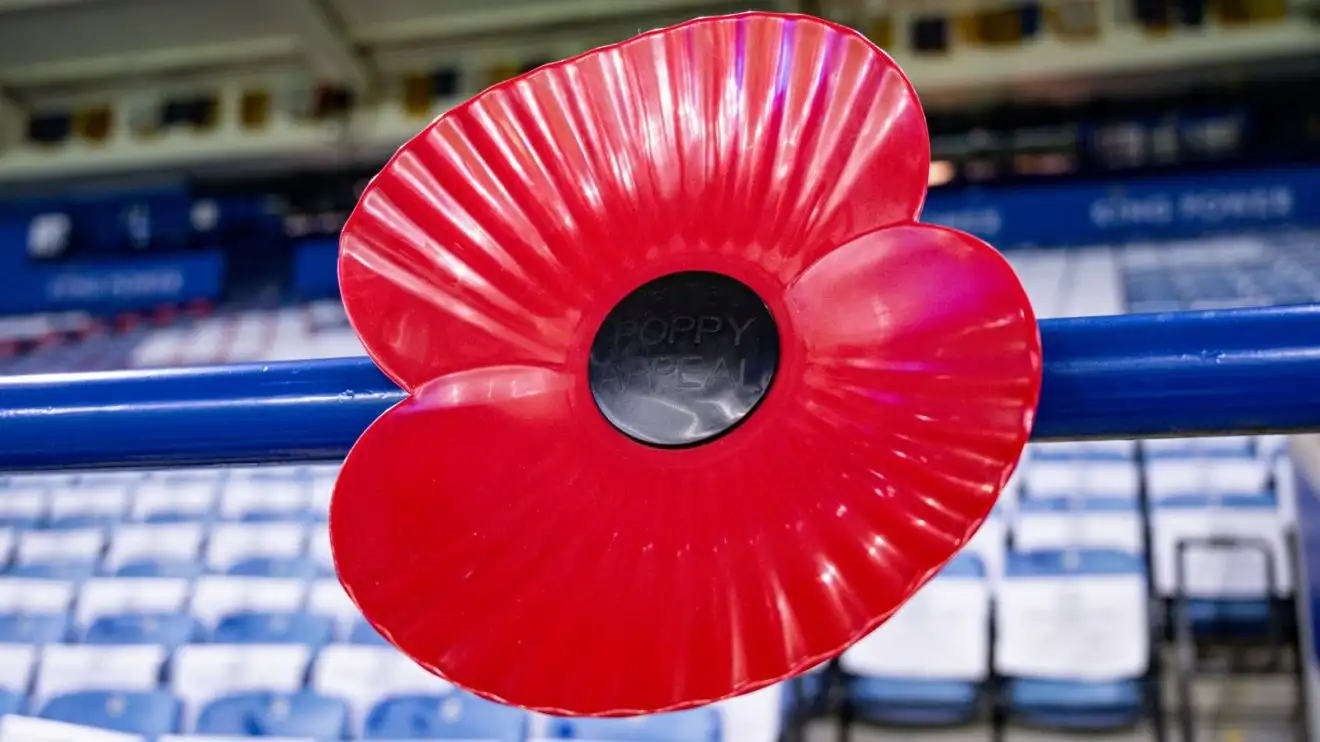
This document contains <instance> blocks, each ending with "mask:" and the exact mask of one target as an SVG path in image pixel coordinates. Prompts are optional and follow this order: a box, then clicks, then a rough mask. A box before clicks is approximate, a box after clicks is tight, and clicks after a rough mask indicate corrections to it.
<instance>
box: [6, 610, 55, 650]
mask: <svg viewBox="0 0 1320 742" xmlns="http://www.w3.org/2000/svg"><path fill="white" fill-rule="evenodd" d="M68 634H69V614H67V613H40V614H31V613H0V644H54V643H56V642H62V641H64V640H65V639H66V638H67V637H68Z"/></svg>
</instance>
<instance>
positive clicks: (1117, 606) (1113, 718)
mask: <svg viewBox="0 0 1320 742" xmlns="http://www.w3.org/2000/svg"><path fill="white" fill-rule="evenodd" d="M1147 602H1148V601H1147V587H1146V577H1145V566H1144V562H1143V560H1142V558H1141V557H1140V556H1138V555H1135V554H1131V553H1126V552H1122V551H1117V550H1099V549H1095V550H1092V549H1079V550H1071V551H1038V552H1030V553H1014V554H1010V555H1009V557H1008V563H1007V567H1006V571H1005V576H1004V581H1003V583H1002V585H1001V586H1000V589H999V595H998V596H997V599H996V601H995V625H996V627H997V632H998V635H997V637H996V639H997V641H996V642H995V647H994V669H995V671H996V672H997V673H998V674H999V675H1000V676H1002V677H1003V678H1004V681H1003V691H1002V698H1001V699H1000V703H1001V704H1003V706H1004V710H1005V711H1006V712H1007V713H1008V714H1009V715H1010V716H1011V717H1012V718H1014V719H1017V720H1019V721H1021V722H1023V723H1025V724H1029V725H1033V726H1041V727H1050V728H1056V729H1069V730H1088V731H1096V730H1104V729H1114V728H1122V727H1127V726H1130V725H1132V724H1135V723H1136V722H1137V721H1139V720H1140V719H1141V718H1142V716H1143V714H1144V711H1145V708H1144V705H1143V699H1144V696H1145V694H1144V687H1145V682H1146V674H1147V669H1148V667H1149V659H1150V646H1151V644H1150V641H1151V637H1150V616H1149V614H1148V611H1147Z"/></svg>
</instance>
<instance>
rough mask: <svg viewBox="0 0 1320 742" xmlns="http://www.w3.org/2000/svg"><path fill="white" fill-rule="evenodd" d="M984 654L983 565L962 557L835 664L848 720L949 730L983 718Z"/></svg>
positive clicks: (986, 593) (986, 603)
mask: <svg viewBox="0 0 1320 742" xmlns="http://www.w3.org/2000/svg"><path fill="white" fill-rule="evenodd" d="M989 657H990V585H989V582H988V581H987V579H986V571H985V566H984V564H983V563H982V562H981V560H980V559H979V558H977V557H976V556H975V555H972V554H968V553H963V554H959V555H958V556H957V557H955V558H954V559H953V560H952V561H950V562H949V563H948V564H947V565H946V566H945V567H944V569H943V570H941V572H940V573H939V574H938V575H937V576H936V577H935V578H934V579H933V580H932V581H931V582H930V584H928V585H927V586H926V587H925V588H923V589H922V590H921V591H920V592H918V593H917V594H916V595H915V596H913V598H912V599H911V600H910V601H908V603H907V604H906V605H904V606H903V607H902V608H900V609H899V611H898V612H897V613H896V614H894V616H893V617H891V618H890V619H889V621H888V622H886V623H885V624H883V625H881V626H880V627H879V628H878V629H876V630H875V631H874V632H872V633H871V634H870V635H868V636H866V637H864V638H863V639H862V640H861V641H860V642H858V643H857V644H856V645H854V646H853V647H851V648H850V649H848V651H846V652H844V654H843V655H842V656H841V657H840V658H839V667H840V669H841V670H843V672H844V673H845V675H846V680H845V682H846V688H847V701H848V707H849V710H850V712H851V714H852V715H853V716H854V717H856V718H861V719H866V720H868V721H873V722H881V723H890V724H904V725H953V724H962V723H967V722H970V721H972V720H973V719H975V718H976V717H978V716H979V715H980V714H981V711H982V707H983V697H984V686H985V682H986V679H987V678H988V676H989V673H990V668H989Z"/></svg>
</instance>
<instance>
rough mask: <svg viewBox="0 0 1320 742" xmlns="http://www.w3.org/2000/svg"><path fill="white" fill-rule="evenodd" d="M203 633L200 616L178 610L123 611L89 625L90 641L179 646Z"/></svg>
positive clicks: (87, 636)
mask: <svg viewBox="0 0 1320 742" xmlns="http://www.w3.org/2000/svg"><path fill="white" fill-rule="evenodd" d="M200 633H201V630H200V627H199V626H198V623H197V619H195V618H193V617H192V616H189V615H186V614H177V613H119V614H113V615H107V616H101V617H99V618H97V619H96V620H95V621H93V622H92V625H91V626H89V627H88V628H87V634H86V636H84V637H83V641H84V642H86V643H88V644H160V645H162V646H165V647H170V648H172V647H177V646H179V645H181V644H187V643H189V642H192V641H194V640H195V639H196V638H197V636H198V635H199V634H200Z"/></svg>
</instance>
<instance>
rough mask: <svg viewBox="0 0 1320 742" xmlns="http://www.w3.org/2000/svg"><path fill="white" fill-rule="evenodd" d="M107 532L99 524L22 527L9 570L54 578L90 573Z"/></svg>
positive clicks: (33, 576) (71, 578)
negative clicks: (62, 527) (39, 528)
mask: <svg viewBox="0 0 1320 742" xmlns="http://www.w3.org/2000/svg"><path fill="white" fill-rule="evenodd" d="M105 544H106V534H105V531H103V530H101V529H100V528H79V529H70V530H62V531H23V532H21V533H20V534H19V538H18V549H17V558H16V559H15V562H14V566H12V567H10V569H9V574H11V575H14V576H17V577H31V578H41V579H55V580H79V579H84V578H87V577H91V576H92V575H93V574H95V573H96V569H97V567H98V565H99V564H100V562H101V553H102V551H104V550H105Z"/></svg>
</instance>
